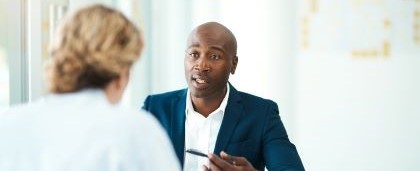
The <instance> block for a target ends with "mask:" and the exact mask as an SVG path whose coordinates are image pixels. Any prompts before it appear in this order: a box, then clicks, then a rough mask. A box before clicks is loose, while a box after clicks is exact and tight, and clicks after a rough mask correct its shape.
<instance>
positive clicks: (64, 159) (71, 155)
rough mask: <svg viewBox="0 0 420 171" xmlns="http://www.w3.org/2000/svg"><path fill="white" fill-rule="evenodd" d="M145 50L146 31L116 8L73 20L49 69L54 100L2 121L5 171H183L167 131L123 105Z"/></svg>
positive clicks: (95, 8) (88, 11)
mask: <svg viewBox="0 0 420 171" xmlns="http://www.w3.org/2000/svg"><path fill="white" fill-rule="evenodd" d="M142 47H143V38H142V35H141V33H140V31H139V30H138V29H137V28H136V27H135V25H134V24H133V23H132V22H131V21H129V20H128V19H127V18H126V17H125V16H124V15H123V14H122V13H121V12H119V11H116V10H114V9H112V8H109V7H106V6H103V5H91V6H88V7H84V8H81V9H79V10H77V11H75V13H74V14H72V15H70V16H69V17H68V18H66V19H65V20H64V21H63V23H62V25H60V27H59V29H58V32H57V34H56V35H55V41H54V42H53V43H52V46H51V59H50V63H49V65H47V68H46V78H47V79H48V83H49V86H48V88H49V92H50V93H51V94H50V95H47V96H46V97H44V98H43V99H41V100H38V101H36V102H33V103H31V104H25V105H20V106H16V107H12V108H11V109H10V110H7V111H5V113H2V114H1V115H0V139H1V140H0V170H2V171H27V170H31V171H41V170H42V171H67V170H74V171H82V170H89V171H93V170H97V171H124V170H130V171H134V170H139V171H140V170H180V166H179V164H178V162H177V160H176V155H175V153H174V152H173V148H172V146H171V144H170V141H169V139H168V137H167V135H166V134H165V132H164V130H163V129H162V127H161V126H160V124H159V123H158V122H157V121H156V120H155V119H154V118H153V117H152V116H150V115H146V114H139V113H144V111H140V112H138V111H135V110H129V109H125V108H123V107H121V105H119V102H120V100H121V97H122V95H123V92H124V90H125V88H126V86H127V83H128V81H129V77H130V74H129V72H130V68H131V66H132V65H133V63H134V62H135V61H136V60H137V59H138V58H139V55H140V53H141V51H142Z"/></svg>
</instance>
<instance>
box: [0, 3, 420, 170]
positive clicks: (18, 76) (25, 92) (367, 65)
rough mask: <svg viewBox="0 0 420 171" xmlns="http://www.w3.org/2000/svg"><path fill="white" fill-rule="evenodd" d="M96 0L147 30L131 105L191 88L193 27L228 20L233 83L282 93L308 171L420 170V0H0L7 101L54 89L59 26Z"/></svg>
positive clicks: (3, 97)
mask: <svg viewBox="0 0 420 171" xmlns="http://www.w3.org/2000/svg"><path fill="white" fill-rule="evenodd" d="M90 3H103V4H107V5H110V6H113V7H115V8H118V9H120V10H121V11H123V12H124V13H125V14H126V15H127V16H128V17H129V18H130V19H132V20H133V21H135V22H136V23H137V24H138V25H139V27H140V28H141V29H142V30H143V34H144V36H145V38H146V48H145V51H144V53H143V54H142V58H141V60H140V61H139V62H138V63H137V64H136V66H135V67H134V69H133V73H132V80H131V82H130V85H129V87H128V91H127V92H126V94H125V96H124V100H123V102H122V103H123V105H126V106H130V107H133V108H139V107H140V106H141V105H142V102H143V100H144V98H145V96H146V95H148V94H151V93H161V92H165V91H171V90H175V89H180V88H185V87H186V83H185V79H184V70H183V58H184V51H185V48H186V47H185V45H186V39H187V36H188V34H189V32H190V31H191V30H192V29H193V28H194V27H195V26H197V25H199V24H201V23H204V22H208V21H217V22H220V23H222V24H224V25H226V26H227V27H228V28H230V29H231V30H232V32H233V33H234V34H235V35H236V38H237V40H238V57H239V63H238V68H237V72H236V74H235V75H233V76H231V79H230V81H231V83H232V84H233V85H234V86H235V87H236V88H237V89H239V90H241V91H245V92H249V93H252V94H255V95H258V96H261V97H264V98H269V99H272V100H274V101H275V102H277V103H278V104H279V107H280V116H281V118H282V120H283V123H284V124H285V127H286V129H287V131H288V134H289V138H290V139H291V141H292V142H293V143H294V144H295V145H296V146H297V149H298V152H299V153H300V156H301V158H302V161H303V163H304V165H305V168H306V169H307V170H308V171H355V170H357V171H371V170H372V171H376V170H377V171H395V170H398V171H414V170H420V163H419V162H418V161H419V159H420V123H419V122H420V0H194V1H193V0H176V1H175V0H0V23H1V26H0V111H1V110H4V109H7V108H8V107H9V106H11V105H16V104H20V103H25V102H31V101H34V100H36V99H38V98H40V97H41V96H42V95H45V94H46V90H45V83H44V80H43V77H42V72H43V70H42V63H43V61H45V59H46V58H48V43H49V40H50V39H51V38H52V33H53V31H54V29H55V28H56V25H57V23H59V21H60V20H61V19H62V17H63V16H64V15H65V14H66V13H68V12H71V11H72V10H74V9H76V8H77V7H80V6H83V5H86V4H90Z"/></svg>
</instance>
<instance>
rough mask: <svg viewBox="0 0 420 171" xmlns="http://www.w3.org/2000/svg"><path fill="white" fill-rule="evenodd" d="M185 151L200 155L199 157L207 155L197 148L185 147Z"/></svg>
mask: <svg viewBox="0 0 420 171" xmlns="http://www.w3.org/2000/svg"><path fill="white" fill-rule="evenodd" d="M185 152H187V153H190V154H194V155H197V156H201V157H206V158H207V157H208V156H207V154H204V153H202V152H200V151H198V150H195V149H191V148H190V149H187V150H186V151H185Z"/></svg>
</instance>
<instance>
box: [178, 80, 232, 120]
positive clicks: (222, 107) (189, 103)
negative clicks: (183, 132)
mask: <svg viewBox="0 0 420 171" xmlns="http://www.w3.org/2000/svg"><path fill="white" fill-rule="evenodd" d="M226 87H227V88H226V95H225V97H224V98H223V100H222V103H220V106H219V108H217V109H216V110H215V111H219V110H220V111H221V113H225V110H226V106H227V102H228V99H229V93H230V86H229V83H227V84H226ZM185 105H186V106H185V114H186V116H188V112H189V111H195V110H194V107H193V105H192V101H191V92H190V89H188V91H187V99H186V104H185ZM212 113H214V111H213V112H212Z"/></svg>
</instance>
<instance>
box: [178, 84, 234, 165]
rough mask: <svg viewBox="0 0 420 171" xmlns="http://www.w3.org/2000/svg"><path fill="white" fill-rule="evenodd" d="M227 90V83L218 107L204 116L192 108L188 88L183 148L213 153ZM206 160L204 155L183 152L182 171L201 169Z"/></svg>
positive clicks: (224, 107) (227, 95)
mask: <svg viewBox="0 0 420 171" xmlns="http://www.w3.org/2000/svg"><path fill="white" fill-rule="evenodd" d="M229 92H230V90H229V85H227V91H226V95H225V97H224V98H223V101H222V103H221V104H220V106H219V108H217V109H216V110H215V111H213V112H212V113H210V115H209V116H208V117H207V118H206V117H204V116H203V115H201V114H200V113H198V112H196V111H195V110H194V107H193V105H192V102H191V94H190V90H188V92H187V98H186V107H185V114H186V121H185V149H195V150H198V151H201V152H203V153H205V154H208V153H213V151H214V147H215V145H216V139H217V134H218V133H219V129H220V125H221V124H222V120H223V115H224V112H225V109H226V105H227V102H228V98H229ZM208 162H209V161H208V159H207V158H205V157H200V156H197V155H192V154H189V153H185V159H184V171H197V170H202V166H203V165H207V166H208Z"/></svg>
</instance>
